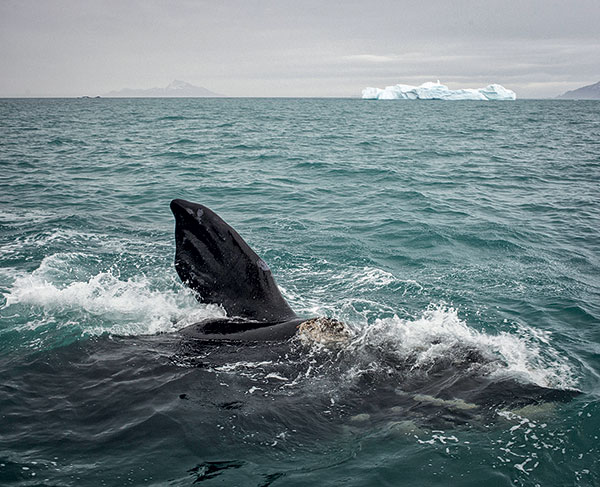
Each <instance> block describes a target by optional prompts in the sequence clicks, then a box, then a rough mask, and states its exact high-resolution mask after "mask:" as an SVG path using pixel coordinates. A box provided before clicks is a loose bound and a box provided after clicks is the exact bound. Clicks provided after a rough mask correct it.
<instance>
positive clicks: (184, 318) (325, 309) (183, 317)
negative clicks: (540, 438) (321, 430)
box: [2, 253, 576, 388]
mask: <svg viewBox="0 0 600 487" xmlns="http://www.w3.org/2000/svg"><path fill="white" fill-rule="evenodd" d="M83 257H85V256H82V255H81V254H79V253H72V254H55V255H52V256H49V257H46V258H44V259H43V261H42V262H41V264H40V266H39V267H38V268H37V269H35V270H34V271H33V272H31V273H28V274H24V275H20V276H17V277H16V279H15V280H14V282H13V283H12V286H11V287H10V289H9V290H8V291H7V292H6V293H4V300H5V304H4V306H3V307H2V310H3V315H4V316H5V317H6V316H7V315H8V314H9V313H10V314H11V315H12V316H18V315H21V316H23V317H24V319H25V321H24V322H20V324H17V328H18V329H20V330H30V331H35V330H37V329H38V328H39V329H40V331H41V330H45V327H47V326H48V324H49V323H53V324H54V326H56V328H64V327H68V328H76V329H78V330H80V332H81V333H82V334H84V335H102V334H105V333H110V334H116V335H126V336H138V335H151V334H157V333H165V332H174V331H177V330H179V329H181V328H183V327H185V326H187V325H189V324H192V323H195V322H198V321H201V320H204V319H210V318H222V317H224V316H225V312H224V311H223V309H222V308H221V307H219V306H215V305H203V304H200V303H198V301H197V300H196V299H195V297H194V295H193V293H192V292H191V291H190V290H189V289H187V288H185V287H183V286H182V285H181V284H179V283H178V281H177V279H176V276H175V275H174V273H173V272H172V269H155V271H154V272H153V273H152V274H144V273H140V274H139V275H136V276H134V277H129V278H122V277H121V276H120V273H119V271H118V269H114V268H113V269H109V270H104V271H101V272H97V273H94V274H92V275H89V274H88V275H87V276H86V273H85V271H84V270H82V269H81V268H78V266H79V267H80V266H82V262H85V259H84V258H83ZM325 273H326V274H327V275H326V276H325V279H324V280H323V276H320V279H318V280H319V281H321V283H322V284H319V283H316V285H315V286H314V289H313V292H312V293H311V295H310V296H308V297H301V296H299V295H298V294H297V293H296V291H295V289H294V288H293V287H290V288H285V289H282V291H283V293H284V295H285V296H286V297H287V298H288V299H289V300H290V302H291V303H292V305H293V307H294V308H296V309H298V310H299V311H300V314H301V315H308V314H310V315H313V316H315V315H316V316H319V315H321V316H332V317H336V318H338V319H341V320H343V321H346V322H347V323H348V324H349V325H350V326H351V327H352V328H353V329H354V332H355V334H354V338H353V339H352V341H351V342H350V343H349V344H348V345H347V347H346V350H345V352H349V356H350V357H352V360H356V363H355V364H354V365H355V366H353V368H352V370H353V372H352V373H353V374H360V373H362V372H364V370H367V369H368V370H371V369H372V368H373V367H376V366H377V361H376V360H375V361H374V360H373V357H374V355H373V354H374V353H375V355H379V356H381V354H383V355H384V356H385V357H386V358H385V360H382V361H381V364H380V365H381V367H384V368H385V367H389V365H390V364H393V363H397V364H402V367H403V368H406V366H407V365H408V366H409V368H410V369H414V370H419V371H427V370H430V369H436V368H439V367H445V366H448V367H462V366H463V365H464V364H469V363H472V362H473V357H476V358H477V360H476V362H477V363H478V366H480V367H481V368H482V369H483V370H482V372H483V373H485V374H486V375H491V376H498V377H513V378H518V379H520V380H522V381H525V382H531V383H535V384H537V385H540V386H545V387H554V388H570V387H573V386H574V385H575V383H576V380H575V374H574V372H573V370H572V369H571V367H570V365H569V363H568V362H567V360H566V359H565V358H564V357H562V356H561V355H560V353H559V352H558V351H557V350H556V349H555V348H554V347H553V346H552V343H551V340H550V338H551V337H550V335H549V333H546V332H543V331H540V330H537V329H535V328H532V327H528V326H525V325H520V324H514V325H511V326H509V329H506V328H507V327H506V326H504V329H505V331H499V332H496V333H488V332H486V331H481V330H477V329H475V328H474V327H472V326H469V324H468V323H467V322H466V321H465V320H463V319H461V318H460V317H459V314H458V310H457V309H455V308H453V307H448V306H446V305H444V304H432V305H430V306H429V307H428V308H427V309H426V310H425V311H423V312H422V313H421V315H420V316H418V317H416V318H415V317H413V318H410V317H405V318H401V317H399V316H398V313H399V310H398V308H396V309H393V308H392V307H391V306H389V305H383V304H381V303H379V302H377V301H376V300H374V299H372V298H370V297H369V294H368V293H367V294H364V292H365V290H367V291H369V290H371V291H380V290H387V291H389V292H391V293H392V294H393V295H395V296H397V297H398V298H402V297H404V295H405V294H407V293H409V294H411V295H412V294H420V293H421V292H422V290H423V288H422V286H421V285H420V284H419V283H418V282H415V281H406V280H401V279H398V278H396V277H395V276H394V275H393V274H391V273H389V272H387V271H384V270H382V269H378V268H376V267H369V266H365V267H362V268H351V269H347V270H345V271H343V272H341V273H338V274H335V275H334V274H331V275H329V274H328V273H327V271H325ZM295 274H296V278H299V277H302V279H310V280H311V281H312V280H317V279H315V276H314V273H313V272H311V271H310V269H308V268H304V267H302V268H299V269H296V270H295ZM292 281H294V279H292ZM296 282H297V279H296ZM332 294H334V295H335V294H342V295H346V297H342V298H341V299H340V300H339V301H338V302H337V303H334V304H323V303H329V301H330V300H331V299H330V298H331V295H332ZM511 327H512V328H511ZM499 328H502V327H499ZM44 333H45V331H44ZM361 357H362V358H361ZM271 372H273V371H272V370H268V373H271Z"/></svg>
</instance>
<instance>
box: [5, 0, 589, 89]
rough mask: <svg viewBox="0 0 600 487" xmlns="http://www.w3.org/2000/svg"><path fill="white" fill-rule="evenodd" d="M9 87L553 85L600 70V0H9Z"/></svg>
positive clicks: (578, 81) (572, 84)
mask: <svg viewBox="0 0 600 487" xmlns="http://www.w3.org/2000/svg"><path fill="white" fill-rule="evenodd" d="M0 66H1V76H0V96H23V95H29V96H39V95H41V96H78V95H84V94H85V95H96V94H102V93H106V92H108V91H111V90H118V89H121V88H125V87H129V88H151V87H157V86H161V87H162V86H166V85H167V84H168V83H170V82H171V81H172V80H174V79H180V80H184V81H188V82H190V83H193V84H196V85H199V86H204V87H206V88H208V89H210V90H212V91H216V92H219V93H223V94H225V95H229V96H360V92H361V90H362V88H364V87H365V86H377V87H384V86H385V85H390V84H396V83H407V84H420V83H422V82H424V81H435V80H437V79H439V80H440V81H441V82H443V83H445V84H447V85H449V86H450V88H466V87H480V86H484V85H486V84H488V83H491V82H495V83H500V84H502V85H504V86H505V87H507V88H510V89H512V90H514V91H516V92H517V95H518V96H520V97H552V96H555V95H557V94H560V93H562V92H564V91H565V90H568V89H573V88H577V87H579V86H582V85H586V84H591V83H595V82H597V81H600V0H571V1H555V0H532V1H528V0H518V1H514V0H503V1H489V0H488V1H482V0H457V1H452V0H446V1H437V0H428V1H402V0H396V1H393V0H390V1H379V0H372V1H328V0H318V1H317V0H315V1H313V0H308V1H304V0H264V1H263V0H214V1H199V0H197V1H193V0H181V1H177V0H171V1H159V0H131V1H127V0H118V1H112V0H89V1H87V0H39V1H33V0H0Z"/></svg>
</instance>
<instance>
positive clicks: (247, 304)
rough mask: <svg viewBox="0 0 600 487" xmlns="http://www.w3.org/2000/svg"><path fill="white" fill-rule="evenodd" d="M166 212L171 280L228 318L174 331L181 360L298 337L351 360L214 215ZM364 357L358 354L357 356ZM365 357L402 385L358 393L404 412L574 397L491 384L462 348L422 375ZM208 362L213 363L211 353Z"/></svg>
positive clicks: (188, 207)
mask: <svg viewBox="0 0 600 487" xmlns="http://www.w3.org/2000/svg"><path fill="white" fill-rule="evenodd" d="M171 211H172V212H173V215H174V217H175V269H176V271H177V274H178V275H179V277H180V278H181V280H182V282H183V284H184V285H186V286H188V287H189V288H190V289H192V290H193V291H194V293H195V296H196V298H197V299H198V300H199V301H201V302H203V303H210V304H217V305H220V306H222V307H223V309H224V310H225V312H226V314H227V317H225V318H221V319H210V320H205V321H201V322H199V323H194V324H192V325H188V326H187V327H185V328H183V329H182V330H180V331H179V333H180V334H181V336H182V337H183V339H184V341H183V342H182V344H181V346H180V351H179V357H180V358H181V357H183V358H184V360H185V357H191V358H192V360H193V361H195V360H196V357H197V355H198V351H199V350H201V349H202V347H203V346H204V345H203V344H206V343H207V342H212V343H213V344H217V346H218V344H221V343H223V342H241V343H242V344H243V343H244V342H253V343H254V344H255V346H254V347H249V348H247V349H246V350H245V352H244V353H245V354H246V356H247V358H248V359H249V357H254V353H259V355H261V356H264V354H265V349H263V348H260V347H262V345H259V349H256V344H259V343H260V342H267V343H269V342H271V343H272V342H275V341H279V342H289V341H290V339H292V338H293V337H300V338H301V341H303V342H304V343H305V344H307V342H308V345H309V346H311V345H313V344H320V345H325V346H326V347H331V348H336V347H337V348H338V350H341V353H340V354H339V355H338V359H340V360H344V359H343V358H342V357H345V356H346V355H347V359H348V360H349V361H350V363H354V360H355V359H356V358H357V357H356V356H355V354H354V353H353V352H352V347H351V346H350V347H349V348H348V350H346V351H345V352H346V353H344V346H345V345H351V344H352V339H353V334H354V331H353V330H352V329H351V328H350V327H349V326H348V325H346V324H344V323H342V322H341V321H338V320H335V319H331V318H327V317H300V316H298V315H297V314H296V313H295V312H294V311H293V310H292V308H291V307H290V305H289V304H288V303H287V301H286V300H285V298H284V297H283V295H282V294H281V291H280V290H279V287H278V286H277V283H276V281H275V278H274V277H273V274H272V273H271V269H270V268H269V266H268V265H267V263H266V262H265V261H264V260H263V259H262V258H261V257H259V256H258V255H257V254H256V252H254V251H253V250H252V249H251V248H250V246H249V245H248V244H247V243H246V242H245V241H244V239H243V238H242V237H241V236H240V235H239V234H238V233H237V232H236V231H235V230H234V229H233V228H232V227H231V226H230V225H229V224H227V223H226V222H225V221H224V220H223V219H222V218H221V217H219V216H218V215H217V214H216V213H215V212H214V211H212V210H211V209H209V208H207V207H206V206H204V205H201V204H198V203H193V202H190V201H186V200H182V199H175V200H173V201H171ZM266 346H267V347H268V348H267V350H269V353H271V352H274V351H276V350H281V353H282V354H283V355H286V356H287V354H288V353H289V350H287V348H286V349H285V350H284V349H281V348H280V347H279V346H276V345H273V344H271V345H268V344H267V345H266ZM367 351H368V349H366V348H363V350H362V353H365V352H367ZM368 353H369V354H370V353H373V354H374V355H373V357H371V358H370V359H369V360H372V359H374V357H377V359H376V360H377V361H378V362H381V363H383V364H385V365H386V366H387V369H386V370H388V372H389V371H390V370H394V371H395V372H394V374H397V375H398V379H400V378H402V379H401V381H400V382H396V381H395V380H391V381H390V376H388V375H387V374H384V377H382V378H378V377H377V376H375V377H373V378H372V379H371V380H369V381H368V387H365V389H366V390H370V389H371V388H373V387H374V384H378V385H377V386H376V387H377V390H378V392H377V397H378V402H381V403H387V404H396V405H397V404H401V403H402V402H403V401H404V402H406V404H404V406H405V407H407V408H408V409H411V410H412V409H415V408H416V409H417V410H422V411H425V412H426V413H427V411H429V410H433V411H439V410H440V409H443V410H452V411H454V412H456V411H458V412H459V413H460V414H463V413H465V411H466V410H475V409H477V410H479V411H480V410H481V408H484V409H485V408H489V407H491V406H497V405H500V404H504V405H511V406H513V407H516V406H525V405H532V404H534V405H535V404H544V403H555V402H568V401H570V400H571V399H573V398H574V397H576V396H577V395H579V394H581V391H579V390H576V389H555V388H552V387H544V386H540V385H537V384H533V383H528V382H521V381H520V380H518V379H516V378H511V377H504V378H501V377H496V378H495V377H494V376H493V374H489V372H485V371H486V370H487V369H486V367H489V366H490V364H493V363H495V362H494V360H495V359H493V358H489V357H487V358H486V357H485V356H483V355H482V354H481V353H479V352H477V351H473V350H469V349H468V348H467V349H465V350H462V351H459V350H456V351H455V353H456V355H457V357H459V359H453V358H452V357H449V358H448V359H447V360H445V359H443V358H440V359H439V362H440V364H439V366H437V367H434V368H431V370H429V369H427V370H421V368H420V367H419V366H418V364H416V363H412V362H411V361H410V359H409V358H404V359H401V360H398V359H397V358H396V356H395V354H394V353H393V351H392V353H386V352H385V351H384V350H383V349H380V348H379V347H378V348H377V349H375V350H371V351H369V352H368ZM211 357H212V358H213V360H214V359H215V355H211ZM193 363H195V362H193ZM478 371H481V373H479V372H478ZM380 379H382V382H381V383H379V381H380ZM430 393H431V395H429V394H430ZM404 396H406V398H404V399H403V397H404ZM386 398H387V399H386ZM361 414H362V413H361ZM436 414H437V413H436ZM452 417H453V418H454V419H453V421H455V420H459V419H460V418H458V417H457V416H456V415H455V414H453V416H452Z"/></svg>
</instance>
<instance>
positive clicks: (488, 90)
mask: <svg viewBox="0 0 600 487" xmlns="http://www.w3.org/2000/svg"><path fill="white" fill-rule="evenodd" d="M362 97H363V98H364V99H367V100H516V99H517V95H516V93H515V92H514V91H512V90H508V89H506V88H504V86H502V85H499V84H491V85H487V86H486V87H485V88H476V89H475V88H463V89H461V90H451V89H449V88H448V87H447V86H446V85H443V84H441V83H440V82H439V81H438V82H437V83H432V82H427V83H423V84H422V85H419V86H412V85H403V84H397V85H393V86H386V87H385V88H384V89H383V90H382V89H381V88H372V87H368V88H365V89H364V90H362Z"/></svg>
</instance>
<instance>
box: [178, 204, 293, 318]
mask: <svg viewBox="0 0 600 487" xmlns="http://www.w3.org/2000/svg"><path fill="white" fill-rule="evenodd" d="M171 211H172V212H173V215H174V216H175V245H176V249H175V269H176V270H177V273H178V274H179V277H180V278H181V280H182V281H183V282H184V283H185V284H186V285H187V286H189V287H190V288H191V289H193V290H194V291H196V293H197V294H198V299H200V300H201V301H203V302H206V303H214V304H220V305H222V306H223V308H224V309H225V311H226V312H227V314H228V316H232V317H239V318H243V319H247V320H254V321H259V322H267V323H280V322H283V321H288V320H292V319H294V318H296V314H295V313H294V312H293V311H292V309H291V308H290V306H289V305H288V303H287V302H286V301H285V299H284V298H283V296H282V295H281V292H280V291H279V288H278V287H277V283H276V282H275V279H274V278H273V275H272V274H271V270H270V269H269V266H268V265H267V264H266V262H265V261H264V260H262V259H261V258H260V257H259V256H258V255H257V254H256V253H255V252H254V251H253V250H252V249H251V248H250V246H249V245H248V244H247V243H246V242H245V241H244V239H242V237H240V235H239V234H238V233H237V232H236V231H235V230H234V229H233V228H232V227H230V226H229V225H228V224H227V223H226V222H225V221H223V220H222V219H221V218H220V217H219V216H218V215H217V214H216V213H215V212H213V211H212V210H210V209H209V208H207V207H206V206H203V205H200V204H197V203H192V202H189V201H185V200H180V199H176V200H173V201H172V202H171Z"/></svg>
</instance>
